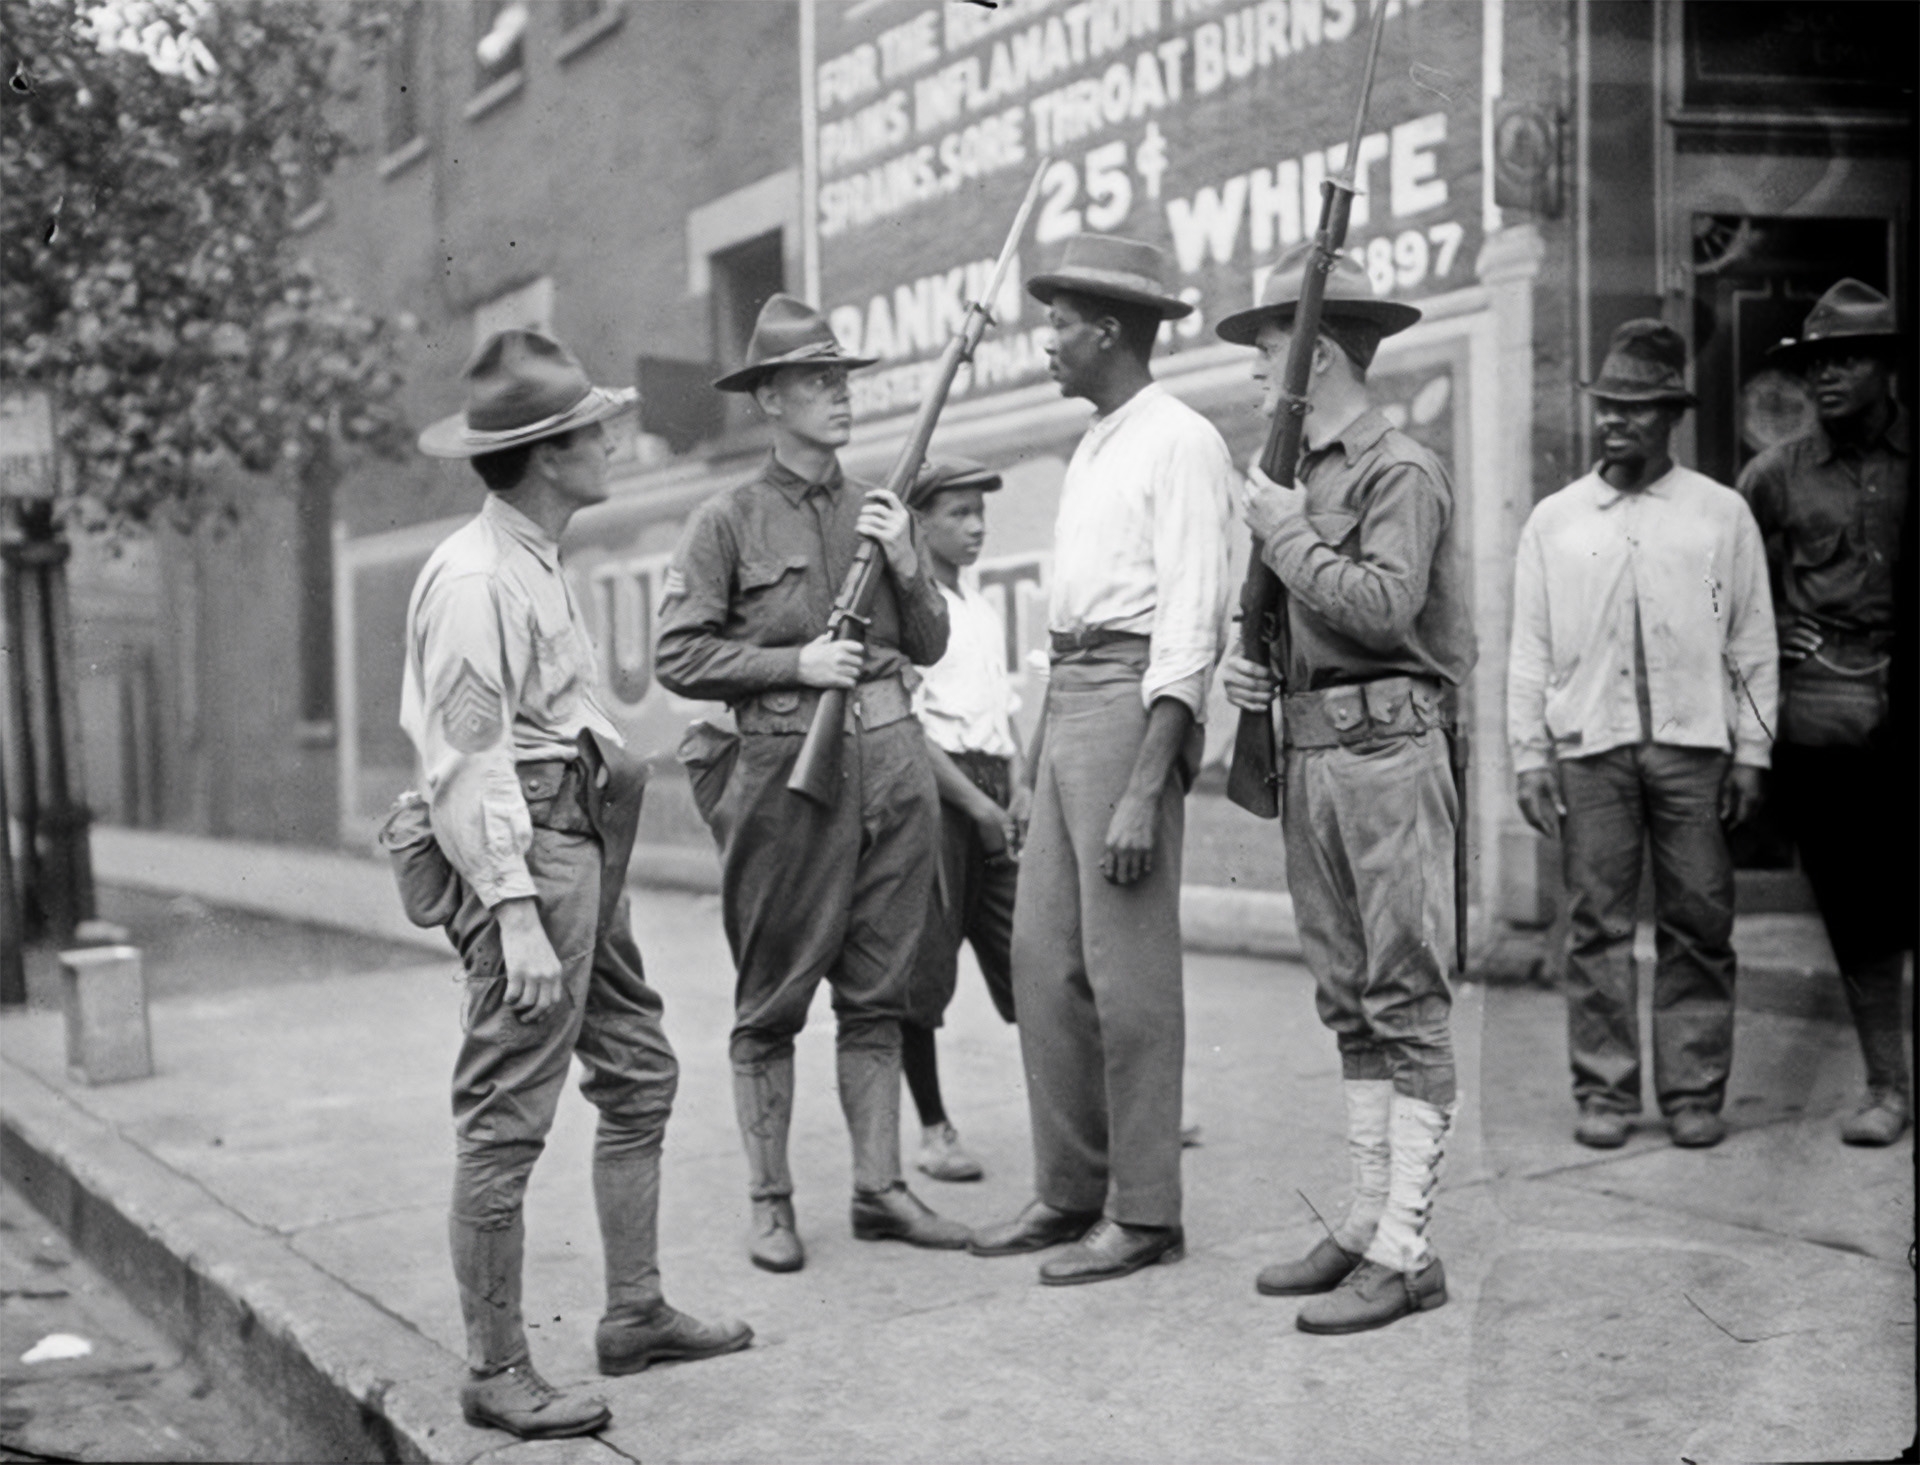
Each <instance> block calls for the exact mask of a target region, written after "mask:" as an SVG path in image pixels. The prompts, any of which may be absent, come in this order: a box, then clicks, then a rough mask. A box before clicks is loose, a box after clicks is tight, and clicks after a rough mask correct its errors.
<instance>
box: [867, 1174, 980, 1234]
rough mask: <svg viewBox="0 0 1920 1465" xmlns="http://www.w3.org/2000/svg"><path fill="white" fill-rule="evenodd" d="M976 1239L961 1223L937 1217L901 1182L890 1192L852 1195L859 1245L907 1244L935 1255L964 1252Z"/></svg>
mask: <svg viewBox="0 0 1920 1465" xmlns="http://www.w3.org/2000/svg"><path fill="white" fill-rule="evenodd" d="M972 1235H973V1233H972V1232H971V1231H969V1230H968V1229H967V1228H966V1227H965V1226H962V1225H961V1224H960V1223H959V1222H958V1221H949V1220H947V1219H946V1218H945V1217H944V1216H940V1215H938V1214H936V1213H935V1212H934V1211H933V1210H932V1208H930V1207H929V1206H928V1205H927V1204H926V1203H925V1202H924V1201H922V1200H921V1199H920V1197H919V1196H917V1195H915V1194H914V1193H913V1192H912V1191H910V1190H908V1189H907V1186H906V1182H905V1181H901V1182H900V1183H899V1184H897V1185H895V1186H894V1187H893V1188H892V1189H891V1190H883V1191H881V1192H879V1193H878V1194H877V1195H869V1194H867V1193H866V1192H864V1191H858V1190H856V1191H855V1192H854V1193H853V1236H854V1240H856V1241H904V1242H906V1243H907V1245H908V1246H924V1247H928V1248H929V1249H931V1250H933V1251H964V1250H966V1246H967V1241H968V1239H969V1238H970V1237H971V1236H972Z"/></svg>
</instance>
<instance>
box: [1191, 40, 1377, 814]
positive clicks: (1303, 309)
mask: <svg viewBox="0 0 1920 1465" xmlns="http://www.w3.org/2000/svg"><path fill="white" fill-rule="evenodd" d="M1386 22H1387V7H1386V5H1385V4H1380V5H1378V6H1376V7H1375V9H1374V13H1373V33H1372V35H1371V36H1370V37H1368V40H1367V63H1366V74H1365V76H1364V77H1363V78H1362V80H1361V84H1360V105H1359V107H1358V108H1357V109H1356V111H1355V113H1354V119H1353V133H1352V136H1351V137H1350V138H1349V139H1348V142H1347V163H1346V168H1345V170H1344V171H1343V172H1342V173H1341V174H1340V176H1338V177H1335V178H1327V179H1323V180H1322V181H1321V184H1320V227H1319V228H1318V229H1317V230H1316V231H1315V232H1314V238H1313V253H1312V254H1311V255H1310V256H1308V259H1307V267H1306V270H1305V272H1304V273H1303V276H1302V278H1301V281H1300V303H1299V304H1298V305H1297V306H1296V307H1295V308H1294V316H1293V328H1292V336H1291V339H1290V340H1289V341H1288V343H1287V368H1286V371H1285V373H1284V374H1283V375H1282V377H1281V386H1280V406H1279V410H1277V411H1276V412H1275V413H1274V414H1273V424H1272V426H1271V427H1269V428H1268V429H1267V446H1266V451H1265V452H1263V453H1262V454H1261V455H1260V471H1261V472H1263V473H1265V474H1266V475H1267V477H1269V478H1271V479H1272V480H1273V481H1274V482H1275V483H1282V484H1287V485H1291V484H1292V483H1293V479H1294V474H1295V472H1296V471H1297V470H1298V468H1299V466H1300V442H1301V438H1302V435H1303V434H1304V433H1305V430H1306V424H1307V385H1308V381H1309V378H1310V377H1311V375H1312V372H1313V346H1314V342H1315V341H1316V340H1317V339H1318V338H1319V335H1320V317H1321V313H1322V309H1323V307H1324V306H1325V304H1326V298H1327V275H1328V273H1329V272H1330V271H1331V270H1332V269H1333V267H1334V265H1335V264H1336V263H1337V262H1338V260H1339V257H1340V250H1341V248H1342V246H1344V245H1345V244H1346V242H1347V221H1348V219H1349V217H1350V216H1351V214H1352V212H1353V192H1354V184H1353V177H1354V163H1355V160H1357V159H1358V158H1359V156H1360V139H1361V136H1362V134H1364V133H1365V131H1366V124H1367V102H1368V100H1369V99H1370V98H1371V97H1372V95H1373V73H1374V67H1375V65H1376V64H1377V63H1378V62H1379V59H1380V36H1381V33H1382V32H1383V31H1384V30H1385V28H1386ZM1286 615H1287V607H1286V592H1285V587H1284V586H1282V585H1281V583H1280V577H1279V576H1277V575H1275V574H1274V573H1273V571H1272V570H1271V569H1269V568H1268V566H1267V562H1266V559H1265V558H1264V555H1263V546H1262V545H1261V543H1260V540H1259V538H1258V537H1257V536H1256V537H1255V539H1254V541H1253V551H1252V553H1251V554H1250V555H1249V556H1248V559H1247V578H1246V581H1245V583H1244V584H1243V585H1242V586H1241V589H1240V654H1241V655H1242V656H1244V657H1245V658H1246V659H1247V660H1248V661H1254V662H1259V663H1261V664H1262V665H1270V664H1273V663H1276V662H1277V663H1278V671H1279V675H1280V678H1281V682H1280V691H1281V692H1285V691H1286V681H1285V678H1286V655H1287V623H1286ZM1276 651H1278V653H1279V654H1278V655H1275V654H1274V653H1275V652H1276ZM1282 776H1283V769H1282V767H1281V763H1280V749H1279V747H1278V745H1277V739H1276V738H1275V737H1274V732H1273V710H1272V709H1271V708H1268V709H1267V710H1266V711H1264V712H1242V713H1241V714H1240V725H1239V727H1238V728H1237V729H1235V732H1234V738H1233V762H1232V763H1231V764H1229V765H1228V767H1227V797H1228V798H1229V799H1231V800H1232V801H1233V802H1234V803H1236V804H1238V805H1239V806H1240V807H1241V808H1243V809H1245V810H1246V811H1247V812H1248V813H1249V814H1253V815H1256V816H1258V817H1259V818H1262V819H1273V818H1277V817H1278V816H1279V813H1280V788H1281V783H1282Z"/></svg>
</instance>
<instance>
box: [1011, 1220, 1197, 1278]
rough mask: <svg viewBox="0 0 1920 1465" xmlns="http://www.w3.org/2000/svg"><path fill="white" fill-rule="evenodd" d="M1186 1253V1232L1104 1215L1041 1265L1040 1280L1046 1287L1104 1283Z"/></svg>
mask: <svg viewBox="0 0 1920 1465" xmlns="http://www.w3.org/2000/svg"><path fill="white" fill-rule="evenodd" d="M1186 1254H1187V1233H1186V1232H1185V1231H1183V1230H1181V1229H1180V1228H1179V1227H1178V1226H1123V1225H1121V1224H1120V1223H1119V1222H1118V1221H1109V1220H1107V1219H1106V1218H1105V1217H1104V1216H1103V1217H1101V1218H1100V1219H1099V1220H1098V1221H1095V1222H1094V1223H1093V1229H1092V1230H1091V1231H1089V1232H1087V1234H1086V1235H1085V1236H1082V1237H1081V1238H1080V1239H1079V1240H1078V1241H1076V1242H1075V1243H1074V1244H1073V1245H1072V1246H1070V1247H1068V1248H1067V1249H1066V1250H1065V1251H1063V1252H1061V1253H1060V1255H1058V1256H1057V1257H1055V1258H1054V1259H1053V1260H1052V1261H1050V1262H1042V1263H1041V1264H1040V1281H1041V1283H1042V1285H1044V1286H1047V1287H1072V1286H1075V1285H1077V1284H1078V1283H1081V1282H1104V1281H1106V1280H1107V1279H1108V1278H1110V1277H1125V1276H1129V1275H1131V1274H1132V1273H1134V1272H1137V1271H1139V1270H1140V1269H1141V1268H1142V1267H1150V1266H1152V1265H1153V1264H1154V1263H1156V1262H1177V1261H1179V1260H1180V1258H1181V1257H1183V1256H1185V1255H1186Z"/></svg>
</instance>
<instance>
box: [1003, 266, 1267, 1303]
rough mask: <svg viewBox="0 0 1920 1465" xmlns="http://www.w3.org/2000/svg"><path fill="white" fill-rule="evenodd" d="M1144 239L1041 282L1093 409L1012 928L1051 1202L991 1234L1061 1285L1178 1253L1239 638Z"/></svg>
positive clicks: (1055, 348) (1069, 362) (1171, 310)
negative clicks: (1196, 900) (1212, 825)
mask: <svg viewBox="0 0 1920 1465" xmlns="http://www.w3.org/2000/svg"><path fill="white" fill-rule="evenodd" d="M1167 274H1168V269H1167V261H1166V259H1165V257H1164V255H1162V253H1161V251H1159V250H1158V249H1156V248H1154V247H1153V246H1152V245H1150V244H1142V243H1139V242H1137V241H1134V240H1131V239H1121V238H1118V237H1116V236H1113V235H1092V234H1082V235H1076V236H1075V237H1074V238H1072V239H1070V240H1068V241H1067V246H1066V250H1065V255H1064V258H1063V260H1062V262H1061V265H1060V267H1059V268H1058V269H1056V270H1054V271H1052V272H1050V273H1047V274H1042V275H1037V276H1035V277H1034V278H1033V279H1031V280H1029V281H1028V282H1027V291H1028V293H1029V294H1031V295H1033V296H1034V297H1035V298H1036V299H1038V300H1040V301H1041V302H1042V303H1044V304H1045V305H1046V307H1047V319H1048V321H1049V323H1050V324H1051V326H1052V328H1053V340H1052V342H1051V344H1050V345H1049V346H1048V348H1047V356H1048V368H1049V370H1050V371H1051V373H1052V375H1053V377H1054V380H1056V381H1058V382H1059V383H1060V390H1061V392H1062V393H1063V394H1064V395H1066V396H1069V397H1085V398H1086V399H1087V400H1088V401H1090V402H1091V403H1092V404H1093V407H1094V412H1095V417H1094V421H1093V423H1092V425H1091V426H1090V427H1088V429H1087V432H1086V436H1085V437H1083V438H1082V439H1081V440H1080V444H1079V446H1078V447H1076V448H1075V449H1074V454H1073V460H1072V462H1070V463H1069V464H1068V465H1067V474H1066V481H1065V483H1064V484H1063V485H1062V487H1061V490H1060V510H1059V516H1058V519H1057V520H1056V522H1055V525H1054V552H1053V578H1052V584H1051V586H1050V590H1049V596H1050V607H1049V612H1048V625H1049V627H1050V629H1051V635H1052V658H1053V670H1052V674H1051V677H1050V679H1049V682H1048V690H1047V705H1046V711H1045V713H1044V732H1043V734H1042V744H1041V753H1040V755H1039V758H1038V762H1037V766H1036V768H1035V770H1034V780H1035V782H1034V799H1033V819H1032V822H1031V824H1030V825H1029V826H1028V831H1027V842H1026V845H1025V847H1024V849H1023V851H1022V854H1021V862H1020V886H1019V899H1018V901H1017V902H1016V904H1015V907H1014V918H1013V985H1014V999H1015V1003H1016V1006H1017V1008H1018V1010H1019V1014H1020V1051H1021V1053H1022V1055H1023V1056H1024V1058H1025V1060H1026V1068H1027V1101H1028V1106H1029V1109H1030V1112H1031V1116H1032V1122H1033V1155H1034V1190H1035V1192H1036V1199H1035V1200H1034V1201H1033V1202H1032V1203H1031V1204H1030V1205H1029V1206H1028V1207H1027V1208H1026V1210H1025V1211H1023V1212H1022V1213H1021V1214H1020V1215H1019V1216H1018V1217H1016V1218H1015V1219H1014V1220H1012V1221H1009V1222H1006V1223H1004V1224H1002V1225H999V1226H995V1227H991V1228H989V1229H987V1230H984V1231H981V1232H979V1233H977V1234H976V1236H975V1238H974V1245H973V1248H972V1249H973V1251H974V1253H975V1254H976V1255H980V1256H1001V1255H1009V1254H1012V1253H1017V1252H1029V1251H1038V1250H1041V1249H1042V1248H1045V1247H1050V1246H1055V1245H1058V1244H1060V1243H1062V1242H1071V1243H1073V1244H1072V1245H1070V1246H1067V1247H1066V1248H1065V1249H1064V1250H1063V1251H1062V1252H1061V1253H1060V1254H1059V1255H1058V1256H1056V1257H1053V1258H1052V1259H1050V1260H1048V1261H1047V1262H1045V1263H1044V1264H1043V1265H1042V1266H1041V1268H1040V1280H1041V1282H1043V1283H1045V1284H1046V1285H1048V1286H1066V1285H1070V1284H1074V1283H1082V1282H1098V1281H1102V1280H1104V1279H1106V1278H1111V1277H1124V1276H1126V1275H1128V1274H1129V1273H1131V1272H1135V1271H1138V1270H1139V1269H1140V1268H1142V1267H1145V1266H1149V1265H1152V1264H1154V1263H1156V1262H1171V1261H1176V1260H1178V1259H1179V1258H1180V1256H1181V1255H1182V1254H1183V1251H1184V1247H1185V1235H1184V1233H1183V1231H1182V1229H1181V1225H1180V1199H1181V1197H1180V1143H1181V1137H1180V1096H1181V1077H1182V1075H1181V1069H1182V1065H1183V1062H1184V1058H1185V1048H1186V1011H1185V1006H1184V996H1183V992H1182V973H1181V957H1180V856H1181V844H1182V839H1183V836H1184V830H1185V807H1184V803H1185V797H1186V792H1187V789H1188V788H1189V787H1190V786H1191V784H1192V780H1193V775H1194V773H1195V772H1196V771H1197V769H1198V766H1199V761H1200V752H1201V748H1200V743H1201V727H1200V718H1201V716H1202V714H1203V712H1204V710H1205V707H1206V694H1207V684H1208V681H1209V679H1210V678H1211V676H1212V675H1213V666H1214V663H1215V661H1217V660H1218V659H1219V655H1220V648H1221V646H1222V644H1223V643H1224V642H1225V639H1226V630H1227V611H1228V586H1227V530H1228V525H1229V523H1230V515H1231V514H1232V498H1231V495H1232V485H1233V482H1234V477H1235V475H1234V471H1233V463H1232V459H1231V458H1230V456H1229V455H1228V453H1227V447H1226V444H1225V443H1224V442H1223V441H1222V440H1221V438H1220V434H1219V433H1218V432H1217V431H1216V430H1215V429H1214V427H1213V424H1211V423H1210V422H1208V421H1207V420H1206V419H1205V418H1204V417H1202V416H1201V415H1200V414H1199V413H1198V412H1195V411H1194V410H1193V409H1192V408H1191V407H1189V406H1187V405H1186V404H1185V403H1184V402H1181V401H1180V400H1179V399H1178V398H1176V397H1174V396H1173V395H1172V394H1170V393H1169V392H1167V391H1166V390H1165V389H1164V388H1162V387H1160V386H1159V385H1157V384H1156V383H1155V382H1154V380H1153V373H1152V371H1151V369H1150V367H1149V364H1148V363H1149V361H1150V359H1151V357H1152V354H1153V347H1154V342H1155V340H1156V338H1157V336H1158V333H1159V330H1160V326H1161V323H1162V322H1163V321H1167V320H1173V319H1178V318H1179V317H1181V316H1184V315H1186V314H1188V313H1189V311H1190V310H1191V309H1192V307H1191V306H1189V305H1187V304H1186V303H1185V302H1183V301H1181V300H1180V299H1179V298H1178V297H1177V296H1175V294H1174V293H1173V291H1172V289H1171V288H1169V286H1168V285H1167V284H1166V283H1165V281H1166V278H1167Z"/></svg>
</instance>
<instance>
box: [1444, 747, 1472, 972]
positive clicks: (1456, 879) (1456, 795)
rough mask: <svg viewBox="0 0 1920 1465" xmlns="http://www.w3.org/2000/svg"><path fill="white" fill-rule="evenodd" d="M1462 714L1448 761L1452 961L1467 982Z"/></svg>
mask: <svg viewBox="0 0 1920 1465" xmlns="http://www.w3.org/2000/svg"><path fill="white" fill-rule="evenodd" d="M1464 715H1465V714H1464V712H1463V711H1456V712H1455V713H1454V715H1453V716H1454V722H1453V737H1452V739H1451V741H1450V742H1449V743H1448V747H1447V753H1448V757H1447V762H1448V763H1449V764H1450V765H1451V768H1452V771H1453V801H1454V807H1455V809H1456V812H1455V814H1454V816H1453V960H1454V975H1455V976H1457V977H1458V978H1459V979H1460V980H1461V981H1463V982H1464V981H1465V980H1466V979H1467V770H1468V769H1469V767H1471V766H1472V761H1473V754H1472V751H1471V745H1470V744H1469V743H1468V741H1467V726H1466V723H1465V722H1463V721H1462V720H1461V719H1462V717H1463V716H1464Z"/></svg>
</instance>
